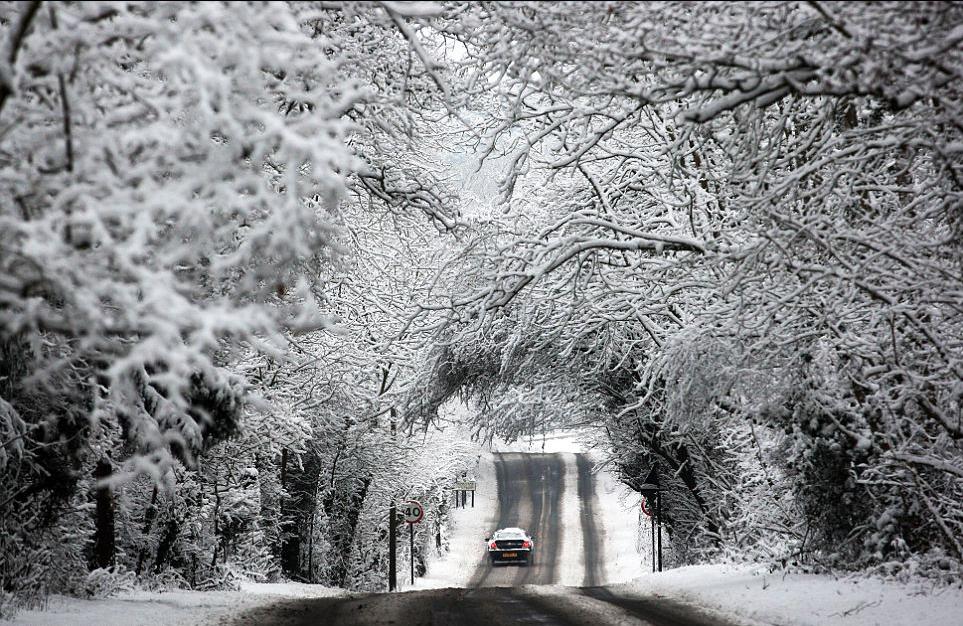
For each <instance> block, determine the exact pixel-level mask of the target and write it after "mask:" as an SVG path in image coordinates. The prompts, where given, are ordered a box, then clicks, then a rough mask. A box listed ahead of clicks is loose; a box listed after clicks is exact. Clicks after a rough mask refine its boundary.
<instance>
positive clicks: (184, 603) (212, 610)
mask: <svg viewBox="0 0 963 626" xmlns="http://www.w3.org/2000/svg"><path fill="white" fill-rule="evenodd" d="M346 593H347V592H345V591H344V590H342V589H332V588H330V587H322V586H320V585H305V584H301V583H273V584H272V583H242V584H241V590H240V591H165V592H147V591H130V592H125V593H121V594H118V595H116V596H113V597H110V598H95V599H92V600H84V599H81V598H71V597H67V596H52V597H51V598H50V600H49V602H48V605H47V608H46V609H45V610H34V611H23V612H21V613H19V614H17V616H16V617H15V618H14V619H13V621H12V622H7V621H2V620H0V623H3V624H6V623H12V624H19V625H23V626H76V625H77V624H91V625H96V626H188V625H192V626H193V625H197V624H205V623H213V622H215V620H216V621H218V622H220V621H221V620H224V619H227V618H230V617H232V616H236V615H238V614H240V613H242V612H244V611H246V610H249V609H251V608H254V607H255V606H261V605H264V604H271V603H273V602H277V601H280V600H285V599H289V598H321V597H330V596H338V595H344V594H346Z"/></svg>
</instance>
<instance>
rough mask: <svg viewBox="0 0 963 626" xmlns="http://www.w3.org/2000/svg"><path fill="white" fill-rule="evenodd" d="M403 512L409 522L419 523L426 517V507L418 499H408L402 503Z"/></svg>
mask: <svg viewBox="0 0 963 626" xmlns="http://www.w3.org/2000/svg"><path fill="white" fill-rule="evenodd" d="M401 514H402V515H404V516H405V521H406V522H408V523H409V524H417V523H418V522H420V521H421V520H422V519H424V517H425V507H423V506H421V503H420V502H418V501H417V500H407V501H406V502H405V503H404V504H403V505H401Z"/></svg>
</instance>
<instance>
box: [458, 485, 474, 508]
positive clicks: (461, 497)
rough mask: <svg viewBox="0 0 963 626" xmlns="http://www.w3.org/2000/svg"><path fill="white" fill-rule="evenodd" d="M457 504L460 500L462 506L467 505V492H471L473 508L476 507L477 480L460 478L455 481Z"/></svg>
mask: <svg viewBox="0 0 963 626" xmlns="http://www.w3.org/2000/svg"><path fill="white" fill-rule="evenodd" d="M454 489H455V506H456V507H457V506H458V503H459V501H460V502H461V506H462V508H464V507H465V500H467V497H466V495H467V494H466V492H468V491H470V492H471V508H475V481H474V480H465V479H462V480H459V481H456V482H455V487H454Z"/></svg>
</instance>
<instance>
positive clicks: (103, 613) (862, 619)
mask: <svg viewBox="0 0 963 626" xmlns="http://www.w3.org/2000/svg"><path fill="white" fill-rule="evenodd" d="M494 450H495V451H505V452H507V451H518V452H523V451H533V452H542V451H543V449H542V441H541V440H536V441H535V442H534V445H533V446H532V448H531V449H529V446H528V444H527V442H524V443H520V444H513V445H512V446H506V445H504V444H498V445H496V446H495V447H494ZM579 450H580V444H579V442H578V440H577V438H575V437H571V436H564V437H552V438H548V439H546V440H545V448H544V451H545V452H564V453H574V452H577V451H579ZM565 456H566V463H567V464H568V461H569V460H572V462H573V463H574V454H572V458H571V459H569V458H568V454H566V455H565ZM476 479H477V483H478V491H477V492H476V494H475V507H474V508H470V507H469V508H463V509H455V510H454V511H453V528H452V535H451V538H450V541H451V550H450V552H448V553H447V554H446V555H442V556H435V557H434V558H432V559H430V560H429V564H428V572H427V574H426V575H425V577H423V578H419V579H417V580H416V581H415V585H414V589H430V588H439V587H460V586H465V585H466V583H467V582H468V581H469V580H470V578H471V576H472V573H473V572H474V571H475V568H476V567H477V565H478V564H479V562H480V560H481V558H482V555H483V551H482V543H483V540H484V537H485V534H486V531H489V530H492V529H493V528H494V527H495V523H496V520H497V502H498V494H497V490H496V489H495V485H496V478H495V468H494V462H493V456H492V455H491V454H483V455H482V456H481V458H480V460H479V466H478V470H477V474H476ZM565 493H566V498H565V501H564V504H563V517H564V518H565V527H566V528H570V529H572V530H571V531H569V532H568V536H569V537H570V538H572V537H574V536H575V535H577V534H578V528H579V511H578V501H577V495H576V494H577V488H576V487H575V486H574V485H569V484H566V486H565ZM596 494H597V498H598V503H597V507H598V510H597V513H598V517H599V518H600V519H599V520H598V521H599V522H600V524H599V528H600V529H601V530H602V532H603V533H604V550H605V557H606V558H605V561H606V566H605V567H606V569H605V571H604V573H603V580H604V581H605V582H606V583H607V584H610V585H614V586H612V587H611V589H612V591H613V592H614V593H617V594H619V595H622V596H632V595H639V596H647V597H653V596H655V597H665V598H671V599H673V600H675V601H679V602H684V603H687V604H692V605H696V606H699V607H701V608H702V609H703V610H704V611H707V612H709V613H715V614H717V615H719V616H724V617H728V618H730V619H734V621H737V622H739V623H745V624H753V625H755V624H779V625H782V626H876V625H880V626H883V625H885V626H915V625H917V624H919V625H925V626H963V588H961V587H955V588H931V587H927V586H926V585H924V584H915V585H914V584H898V583H893V582H884V581H880V580H875V579H865V578H852V579H835V578H833V577H831V576H817V575H803V574H789V575H782V574H768V573H765V571H764V570H760V569H753V568H748V567H734V566H727V565H705V566H693V567H684V568H679V569H675V570H670V571H666V572H662V573H659V574H652V573H648V567H649V563H650V561H649V558H650V555H649V554H648V545H649V543H648V541H649V535H648V532H647V525H645V526H644V528H643V531H642V532H641V533H640V532H639V531H638V526H639V518H638V515H639V514H638V497H637V496H635V495H634V494H632V493H630V492H628V491H627V490H626V489H625V488H624V487H623V486H621V485H620V484H619V483H618V481H617V480H616V479H615V477H614V476H612V475H611V474H609V473H608V472H605V471H601V472H599V473H598V474H597V480H596ZM567 543H568V546H567V547H566V548H565V551H563V554H562V555H561V556H560V561H570V562H571V563H573V564H580V563H581V561H580V560H579V558H578V557H577V554H575V553H576V552H577V547H578V543H579V542H577V541H575V540H574V539H572V540H571V541H570V542H567ZM577 570H578V567H576V566H574V565H573V566H572V567H570V568H564V567H563V568H562V569H561V570H560V573H559V576H560V580H561V582H562V583H566V584H570V585H577V584H579V578H578V577H579V571H577ZM401 578H402V580H400V581H399V583H400V584H401V589H402V590H411V589H412V587H411V586H410V585H408V584H407V580H405V579H404V578H403V577H401ZM344 593H345V592H344V591H342V590H338V589H330V588H325V587H320V586H316V585H303V584H295V583H289V584H281V585H270V584H246V585H244V587H243V589H242V591H239V592H189V591H175V592H167V593H146V592H134V593H128V594H124V595H119V596H116V597H113V598H106V599H98V600H80V599H75V598H65V597H60V596H57V597H53V598H51V600H50V603H49V606H48V608H47V610H45V611H26V612H23V613H21V614H20V615H18V616H17V618H16V620H15V621H14V622H13V623H15V624H24V625H28V624H29V625H34V626H40V625H46V626H68V625H73V624H98V625H103V626H115V625H116V626H121V625H124V626H128V625H130V626H139V625H144V626H148V625H149V626H182V625H186V624H225V623H228V622H229V620H230V618H231V617H232V616H234V615H238V614H239V613H241V612H243V611H246V610H249V609H251V608H254V607H256V606H261V605H265V604H270V603H273V602H277V601H279V600H282V599H287V598H305V597H325V596H332V595H340V594H344ZM524 593H527V594H532V595H551V596H553V598H555V600H553V601H558V602H561V603H567V604H571V605H572V606H579V605H588V604H593V605H595V604H599V602H600V601H599V600H597V599H594V598H591V597H587V596H585V595H583V594H581V593H580V592H579V591H578V589H577V588H574V587H567V586H564V585H551V586H529V587H525V588H524ZM596 608H597V607H596ZM609 609H610V612H612V613H613V614H612V617H613V623H621V622H622V621H625V620H624V619H622V618H621V617H620V616H619V615H618V613H619V611H621V609H618V608H617V607H609ZM622 617H624V616H622ZM630 623H631V621H630Z"/></svg>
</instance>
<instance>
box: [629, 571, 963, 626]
mask: <svg viewBox="0 0 963 626" xmlns="http://www.w3.org/2000/svg"><path fill="white" fill-rule="evenodd" d="M613 591H614V592H615V593H619V594H625V595H640V596H649V597H651V596H653V595H655V596H665V597H668V598H672V599H675V600H678V601H681V602H685V603H687V604H692V605H698V606H701V607H706V608H709V609H711V610H714V611H715V612H717V613H719V614H721V615H725V616H729V617H730V618H736V619H738V620H739V621H740V622H743V623H751V622H764V623H767V624H772V623H777V624H792V625H794V626H878V625H880V624H885V625H886V626H912V625H916V624H925V625H926V626H960V625H961V624H963V588H960V587H953V588H945V587H939V588H933V587H927V586H923V585H920V584H915V585H913V584H900V583H894V582H885V581H881V580H876V579H866V578H855V577H854V578H841V579H837V578H834V577H832V576H824V575H812V574H787V575H783V574H768V573H765V571H764V570H763V571H760V570H759V569H754V568H749V567H736V566H726V565H700V566H691V567H682V568H679V569H673V570H669V571H666V572H662V573H660V574H648V575H646V576H643V577H641V578H638V579H636V580H634V581H632V582H631V583H628V584H624V585H617V586H615V587H613Z"/></svg>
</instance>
